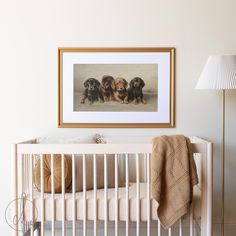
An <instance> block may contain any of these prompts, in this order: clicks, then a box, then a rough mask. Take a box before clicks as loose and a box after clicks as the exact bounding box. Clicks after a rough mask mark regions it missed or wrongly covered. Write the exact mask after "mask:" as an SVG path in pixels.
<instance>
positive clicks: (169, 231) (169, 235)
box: [168, 228, 172, 236]
mask: <svg viewBox="0 0 236 236" xmlns="http://www.w3.org/2000/svg"><path fill="white" fill-rule="evenodd" d="M171 233H172V230H171V228H169V229H168V236H171Z"/></svg>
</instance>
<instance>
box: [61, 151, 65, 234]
mask: <svg viewBox="0 0 236 236" xmlns="http://www.w3.org/2000/svg"><path fill="white" fill-rule="evenodd" d="M64 159H65V155H64V154H62V155H61V173H62V175H61V186H62V190H61V194H62V199H61V200H62V204H61V206H62V207H61V214H62V219H61V220H62V222H61V224H62V236H65V163H64Z"/></svg>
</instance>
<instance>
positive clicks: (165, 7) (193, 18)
mask: <svg viewBox="0 0 236 236" xmlns="http://www.w3.org/2000/svg"><path fill="white" fill-rule="evenodd" d="M235 9H236V1H235V0H198V1H189V0H119V1H111V0H93V1H91V0H87V1H80V0H67V1H65V0H64V1H63V0H50V1H48V0H41V1H31V0H21V1H18V0H14V1H13V0H9V1H0V29H1V35H0V107H1V113H0V177H1V178H0V187H1V190H0V199H1V201H0V231H1V235H3V234H4V235H10V232H11V230H10V229H9V227H8V226H7V224H6V223H5V220H4V210H5V207H6V205H7V203H8V202H9V201H10V200H11V189H12V186H11V181H10V179H11V174H10V173H11V168H12V165H11V161H10V144H11V143H14V142H16V141H19V140H24V139H28V138H32V137H37V136H42V135H46V134H50V135H52V134H53V135H58V136H60V137H62V136H82V135H91V134H93V133H95V132H100V133H102V134H104V135H124V136H127V135H129V136H130V135H131V136H132V135H133V136H141V135H147V136H149V135H153V136H154V135H159V134H173V133H184V134H186V135H198V136H202V137H204V138H208V139H209V140H212V141H213V142H214V144H215V149H214V208H213V216H214V230H215V232H217V231H218V229H219V228H218V225H217V223H219V220H220V158H221V157H220V141H221V132H220V127H221V117H220V111H221V110H220V109H221V106H220V101H221V100H220V93H219V92H214V91H196V90H194V86H195V84H196V82H197V80H198V77H199V74H200V72H201V70H202V68H203V65H204V63H205V61H206V59H207V56H208V55H209V54H219V53H236V31H235V23H236V14H235ZM63 46H64V47H161V46H174V47H176V49H177V63H176V66H177V70H176V72H177V73H176V128H175V129H98V130H95V129H58V128H57V112H58V111H57V48H58V47H63ZM235 104H236V92H234V91H231V92H228V93H227V130H226V132H227V140H226V142H227V159H226V160H227V165H226V181H227V184H226V223H227V225H226V227H227V230H231V231H229V232H231V233H228V234H227V235H235V234H236V214H235V211H236V205H235V204H234V203H235V197H236V188H235V184H234V180H235V179H236V172H235V168H236V159H235V153H236V145H235V144H236V132H235V119H236V106H235ZM215 235H217V234H216V233H215Z"/></svg>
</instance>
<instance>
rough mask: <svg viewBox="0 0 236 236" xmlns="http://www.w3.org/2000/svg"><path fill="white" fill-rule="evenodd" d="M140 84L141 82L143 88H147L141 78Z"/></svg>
mask: <svg viewBox="0 0 236 236" xmlns="http://www.w3.org/2000/svg"><path fill="white" fill-rule="evenodd" d="M140 82H141V87H142V88H143V87H144V86H145V83H144V81H143V80H142V79H141V78H140Z"/></svg>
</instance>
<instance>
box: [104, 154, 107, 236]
mask: <svg viewBox="0 0 236 236" xmlns="http://www.w3.org/2000/svg"><path fill="white" fill-rule="evenodd" d="M104 235H105V236H107V155H106V154H105V155H104Z"/></svg>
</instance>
